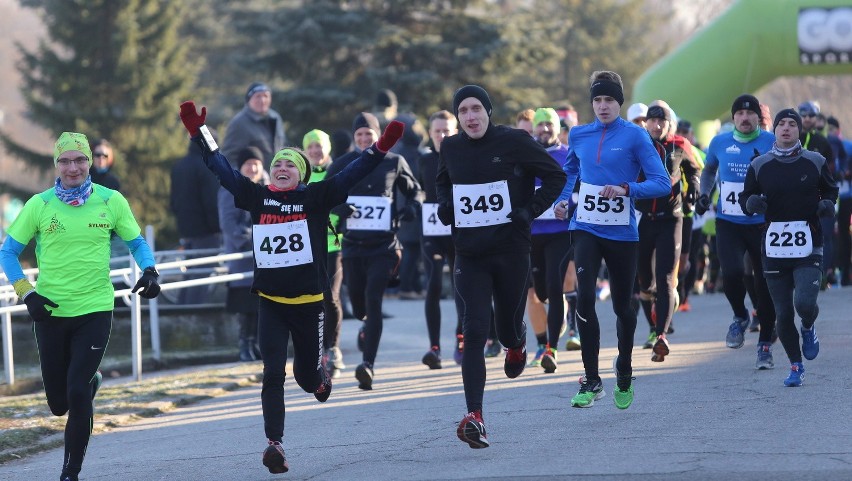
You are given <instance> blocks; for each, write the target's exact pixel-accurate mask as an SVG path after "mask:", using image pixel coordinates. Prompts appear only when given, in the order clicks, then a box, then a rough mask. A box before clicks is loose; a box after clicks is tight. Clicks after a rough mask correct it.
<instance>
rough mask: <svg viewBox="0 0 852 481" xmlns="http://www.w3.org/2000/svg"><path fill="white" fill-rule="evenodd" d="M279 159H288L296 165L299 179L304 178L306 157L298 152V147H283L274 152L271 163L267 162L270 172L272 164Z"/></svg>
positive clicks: (302, 179)
mask: <svg viewBox="0 0 852 481" xmlns="http://www.w3.org/2000/svg"><path fill="white" fill-rule="evenodd" d="M279 160H281V161H285V162H286V161H288V160H289V161H290V162H293V164H294V165H295V166H296V169H298V170H299V181H304V180H305V172H306V171H307V163H308V161H307V159H306V158H305V156H304V154H302V153H301V152H299V150H298V149H295V148H293V147H285V148H283V149H281V150H279V151H278V153H276V154H275V157H273V158H272V163H271V164H269V171H270V172H272V166H273V165H275V163H276V162H278V161H279Z"/></svg>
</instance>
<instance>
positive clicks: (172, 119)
mask: <svg viewBox="0 0 852 481" xmlns="http://www.w3.org/2000/svg"><path fill="white" fill-rule="evenodd" d="M21 4H22V5H24V6H26V7H31V8H35V9H38V10H39V11H40V13H41V14H42V17H43V19H44V22H45V25H46V27H47V32H48V36H49V38H48V39H45V40H43V41H42V42H41V43H40V45H39V46H38V47H37V48H36V49H35V50H34V51H27V50H25V49H24V48H23V47H21V46H19V50H20V51H21V54H22V59H21V61H20V63H19V65H18V70H19V71H20V73H21V75H22V78H23V83H24V87H23V88H22V94H23V96H24V99H25V101H26V104H27V108H28V113H29V116H30V118H31V119H32V120H33V121H34V122H35V123H36V124H39V125H41V126H43V127H45V128H46V129H47V130H48V131H51V132H54V133H55V135H57V136H58V135H59V134H60V133H61V132H63V131H76V132H82V133H84V134H86V135H87V136H88V137H89V140H90V141H94V140H96V139H97V138H106V139H108V140H110V142H111V143H112V144H113V145H114V146H115V151H116V153H117V154H116V158H117V159H116V163H115V166H114V167H113V168H114V170H115V173H116V175H117V176H118V177H119V178H120V179H121V183H122V193H123V194H124V195H125V196H126V197H127V198H128V200H129V201H130V203H131V206H132V207H133V209H134V212H135V213H136V216H137V219H138V220H139V222H140V224H142V225H145V224H153V225H154V226H156V227H157V230H158V236H159V237H160V239H163V236H165V237H166V238H169V237H173V236H174V234H173V230H174V227H173V221H172V219H171V215H170V213H169V212H168V197H169V172H170V166H171V163H172V162H173V161H174V159H175V158H176V157H178V156H180V155H182V154H183V153H184V152H185V150H186V146H187V143H188V141H187V139H186V134H185V133H184V132H183V129H182V128H179V125H180V121H179V118H178V115H177V112H178V106H179V104H180V102H181V101H182V100H185V99H186V98H187V94H188V92H190V91H191V89H192V87H193V85H194V82H195V76H196V73H197V72H198V70H199V68H200V61H198V60H196V59H195V57H193V56H191V55H190V54H189V51H188V50H189V45H188V44H187V43H185V42H183V41H182V40H181V39H180V38H179V36H178V31H179V28H180V26H181V22H182V21H183V20H182V18H183V17H184V16H185V14H186V11H185V8H186V7H185V6H183V4H182V3H181V2H172V1H169V0H86V1H82V0H78V1H69V0H21ZM2 140H3V142H4V144H5V146H6V148H7V151H9V152H10V153H11V154H13V155H15V156H17V157H19V158H21V159H22V160H24V161H25V162H27V163H28V164H29V165H31V166H32V167H33V168H36V169H53V159H52V146H45V148H44V149H40V151H38V152H36V151H31V150H29V149H27V148H25V147H24V146H22V145H19V144H18V143H16V142H15V141H14V139H11V138H8V136H2ZM5 181H6V182H9V181H10V179H6V180H5ZM0 182H3V181H0Z"/></svg>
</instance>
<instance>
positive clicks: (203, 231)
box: [169, 142, 222, 304]
mask: <svg viewBox="0 0 852 481" xmlns="http://www.w3.org/2000/svg"><path fill="white" fill-rule="evenodd" d="M203 164H204V160H203V158H202V157H201V147H199V146H198V145H197V144H195V143H194V142H189V148H188V150H187V153H186V156H184V157H183V158H182V159H180V160H178V161H177V163H175V165H174V167H172V191H171V198H170V201H169V208H170V210H171V211H172V213H173V214H174V215H175V222H176V224H177V229H178V234H179V235H180V245H181V248H183V249H186V250H192V249H213V248H216V249H218V248H221V247H222V232H221V230H220V228H219V211H218V209H217V207H216V206H217V196H218V192H219V180H218V179H217V178H216V176H215V175H213V173H212V172H210V171H209V170H208V169H200V168H198V167H199V165H203ZM208 292H209V286H195V287H189V288H185V289H181V293H180V297H179V299H180V303H181V304H202V303H206V302H209V299H208Z"/></svg>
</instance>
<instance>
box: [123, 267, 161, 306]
mask: <svg viewBox="0 0 852 481" xmlns="http://www.w3.org/2000/svg"><path fill="white" fill-rule="evenodd" d="M158 277H160V275H159V274H157V270H156V269H154V268H153V267H146V268H145V270H144V271H142V277H140V278H139V280H138V281H137V282H136V285H135V286H133V290H132V291H130V292H134V293H135V292H136V291H139V295H140V296H142V297H144V298H145V299H153V298H155V297H157V294H159V293H160V285H159V284H157V278H158ZM140 289H141V290H140Z"/></svg>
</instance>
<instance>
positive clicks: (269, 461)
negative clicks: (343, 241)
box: [263, 440, 290, 474]
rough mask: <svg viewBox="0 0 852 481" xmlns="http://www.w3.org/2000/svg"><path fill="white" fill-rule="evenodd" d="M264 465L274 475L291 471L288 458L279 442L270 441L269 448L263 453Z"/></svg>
mask: <svg viewBox="0 0 852 481" xmlns="http://www.w3.org/2000/svg"><path fill="white" fill-rule="evenodd" d="M263 465H264V466H266V468H267V469H268V470H269V472H270V473H272V474H281V473H286V472H287V471H289V470H290V465H289V464H287V457H286V456H284V447H282V446H281V443H280V442H278V441H272V440H270V441H269V446H267V447H266V449H265V450H264V451H263Z"/></svg>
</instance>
